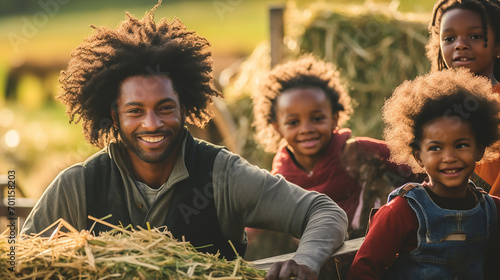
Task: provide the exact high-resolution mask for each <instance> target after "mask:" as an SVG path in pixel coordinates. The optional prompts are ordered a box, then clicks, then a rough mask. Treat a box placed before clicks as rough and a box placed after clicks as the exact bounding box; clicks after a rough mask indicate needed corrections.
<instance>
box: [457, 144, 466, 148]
mask: <svg viewBox="0 0 500 280" xmlns="http://www.w3.org/2000/svg"><path fill="white" fill-rule="evenodd" d="M467 147H469V144H467V143H460V144H458V145H457V149H463V148H467Z"/></svg>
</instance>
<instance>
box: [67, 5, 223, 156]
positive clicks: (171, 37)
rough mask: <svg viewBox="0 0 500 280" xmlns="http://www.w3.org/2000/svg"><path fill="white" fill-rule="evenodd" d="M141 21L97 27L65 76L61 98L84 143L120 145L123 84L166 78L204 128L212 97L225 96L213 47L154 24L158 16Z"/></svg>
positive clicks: (179, 29) (178, 27) (174, 24)
mask: <svg viewBox="0 0 500 280" xmlns="http://www.w3.org/2000/svg"><path fill="white" fill-rule="evenodd" d="M160 4H161V0H160V1H159V2H158V4H157V5H155V6H154V7H153V9H151V11H149V12H147V13H146V14H145V15H144V17H143V18H142V19H141V20H138V19H137V18H135V17H133V16H132V15H130V14H128V13H126V15H127V18H126V19H125V20H124V21H122V22H121V23H120V24H119V26H118V27H117V28H116V29H109V28H106V27H95V26H92V27H93V28H94V29H95V32H94V33H93V34H92V35H91V36H89V37H88V38H86V39H85V40H84V41H83V42H82V43H81V44H80V46H78V47H77V48H76V49H75V50H74V51H73V53H72V59H71V61H70V62H69V64H68V67H67V68H66V70H63V71H61V77H60V78H59V82H60V83H61V93H60V95H59V96H58V99H60V100H61V101H62V102H63V103H64V104H65V105H67V109H66V113H67V114H68V115H69V118H70V123H72V122H75V123H78V122H79V121H81V122H82V127H83V132H84V136H85V139H86V140H87V141H88V142H89V143H90V144H92V145H94V146H97V147H101V148H102V147H103V146H105V145H107V144H108V143H109V142H112V141H119V136H118V132H117V131H115V130H113V129H112V118H111V110H115V109H116V108H115V107H116V100H117V98H118V94H119V86H120V84H121V83H122V82H123V81H124V80H125V79H126V78H128V77H131V76H136V75H141V76H142V75H145V76H154V75H166V76H168V77H170V78H171V79H172V84H173V87H174V89H175V91H176V93H177V94H178V95H179V101H180V103H181V104H182V106H183V107H184V108H185V110H186V111H185V112H186V115H187V121H188V122H189V123H192V124H195V125H198V126H204V125H205V124H206V123H207V122H208V121H209V120H210V118H211V114H210V111H209V110H208V109H207V106H208V104H209V103H210V102H211V97H213V96H220V93H219V92H218V91H217V89H215V86H214V83H213V75H212V58H211V51H210V43H209V42H208V41H207V40H206V39H205V38H203V37H200V36H199V35H197V34H196V33H195V32H193V31H188V30H186V26H185V25H184V24H183V23H182V22H181V21H180V20H178V19H174V20H173V21H170V22H169V21H168V20H167V19H162V20H160V21H159V22H158V23H155V21H154V11H155V10H156V8H157V7H158V6H159V5H160Z"/></svg>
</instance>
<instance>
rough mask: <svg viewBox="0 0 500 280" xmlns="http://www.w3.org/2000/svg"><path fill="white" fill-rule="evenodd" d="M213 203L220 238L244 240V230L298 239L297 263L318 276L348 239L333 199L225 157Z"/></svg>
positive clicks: (219, 161)
mask: <svg viewBox="0 0 500 280" xmlns="http://www.w3.org/2000/svg"><path fill="white" fill-rule="evenodd" d="M213 175H214V177H213V183H214V199H215V205H216V207H217V215H218V217H219V222H220V224H221V228H222V232H223V233H224V235H225V236H226V237H227V238H228V239H232V240H241V239H242V236H243V230H244V228H245V227H253V228H261V229H266V230H273V231H280V232H287V233H289V234H290V235H292V236H294V237H297V238H300V239H301V240H300V244H299V248H298V249H297V252H296V254H295V256H294V258H293V259H294V261H295V262H297V263H298V264H300V265H306V266H308V267H309V268H311V269H312V270H313V271H314V272H315V273H316V274H318V273H319V270H320V268H321V265H322V264H323V263H324V262H325V261H326V259H327V258H328V257H329V256H330V255H331V254H332V253H333V252H334V251H335V250H336V249H337V248H338V247H339V246H340V245H342V244H343V242H344V240H345V239H346V237H347V215H346V214H345V212H344V211H343V210H342V209H341V208H340V207H339V206H338V205H337V204H336V203H334V202H333V201H332V200H331V199H330V198H329V197H327V196H326V195H323V194H319V193H317V192H310V191H306V190H304V189H302V188H300V187H299V186H297V185H294V184H292V183H289V182H287V181H286V180H285V179H284V178H283V177H282V176H272V175H271V174H270V173H269V172H267V171H265V170H263V169H260V168H258V167H256V166H253V165H250V164H249V163H248V162H246V161H245V160H243V159H241V158H240V157H239V156H237V155H234V154H231V153H230V152H227V151H224V150H223V151H221V152H220V153H219V155H218V156H217V158H216V160H215V164H214V174H213Z"/></svg>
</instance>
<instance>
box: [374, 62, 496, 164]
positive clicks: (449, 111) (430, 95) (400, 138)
mask: <svg viewBox="0 0 500 280" xmlns="http://www.w3.org/2000/svg"><path fill="white" fill-rule="evenodd" d="M440 117H446V118H459V119H460V120H462V121H465V122H467V123H469V124H470V125H471V128H472V130H473V132H474V135H475V139H476V142H477V145H479V146H482V147H485V148H487V149H486V152H485V154H484V156H483V161H489V160H494V159H496V158H498V156H499V154H498V146H499V144H500V141H499V140H500V128H499V126H500V99H499V98H498V96H496V95H494V94H492V89H491V82H490V81H489V80H488V79H487V78H485V77H480V76H475V75H473V74H472V73H470V71H469V70H468V69H465V68H458V69H447V70H442V71H437V72H433V73H431V74H427V75H423V76H419V77H417V78H416V79H415V80H413V81H405V82H404V83H403V84H401V85H400V86H399V87H398V88H396V89H395V91H394V93H393V94H392V96H391V97H390V98H389V99H388V100H387V101H386V102H385V104H384V107H383V109H382V118H383V120H384V122H385V124H386V127H385V129H384V138H385V140H386V141H387V146H388V147H389V149H390V150H391V159H392V160H394V161H395V162H397V163H406V164H408V165H410V166H411V167H412V169H413V170H414V171H415V172H417V173H421V172H423V169H422V168H421V167H420V166H419V165H418V164H417V162H416V161H415V160H414V159H413V152H414V151H415V150H418V149H419V141H420V140H421V138H422V127H423V126H424V125H425V124H427V123H428V122H430V121H432V120H434V119H436V118H440ZM488 147H489V148H488Z"/></svg>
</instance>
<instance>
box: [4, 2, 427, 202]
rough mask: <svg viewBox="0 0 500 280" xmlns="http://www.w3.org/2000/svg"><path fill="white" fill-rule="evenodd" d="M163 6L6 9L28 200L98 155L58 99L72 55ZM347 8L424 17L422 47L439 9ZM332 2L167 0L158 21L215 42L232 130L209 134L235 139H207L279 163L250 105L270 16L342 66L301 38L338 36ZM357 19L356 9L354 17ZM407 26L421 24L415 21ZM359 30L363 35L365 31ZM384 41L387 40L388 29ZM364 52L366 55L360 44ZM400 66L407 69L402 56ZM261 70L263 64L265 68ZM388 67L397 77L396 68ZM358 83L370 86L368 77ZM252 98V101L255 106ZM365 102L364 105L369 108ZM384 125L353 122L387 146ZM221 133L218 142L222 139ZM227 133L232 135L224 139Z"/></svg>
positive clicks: (7, 144) (7, 154)
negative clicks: (281, 17)
mask: <svg viewBox="0 0 500 280" xmlns="http://www.w3.org/2000/svg"><path fill="white" fill-rule="evenodd" d="M156 2H157V1H156V0H142V1H137V0H113V1H111V0H99V1H97V0H85V1H84V0H39V1H35V0H16V1H10V0H1V2H0V36H1V38H2V39H1V41H0V89H1V90H0V175H2V174H7V172H8V171H9V170H15V172H16V179H17V184H18V188H19V189H20V192H22V193H23V194H24V195H25V196H27V197H31V198H33V199H37V198H38V197H39V196H40V195H41V194H42V192H43V191H44V190H45V188H46V187H47V186H48V184H49V183H50V182H51V181H52V180H53V178H54V177H55V176H56V175H57V174H58V173H59V172H60V171H61V170H63V169H64V168H66V167H68V166H70V165H72V164H74V163H76V162H79V161H82V160H84V159H85V158H87V157H88V156H89V155H91V154H92V153H94V152H96V151H97V149H96V148H94V147H92V146H90V145H89V144H87V143H86V142H85V141H84V140H83V137H82V134H81V127H80V125H79V124H76V125H74V124H72V125H70V124H68V118H67V116H66V115H65V112H64V111H65V108H64V107H63V106H62V104H61V103H60V102H59V101H57V100H55V99H54V97H55V96H56V95H57V88H58V76H59V72H60V71H61V70H62V69H64V68H65V65H66V64H67V62H68V61H69V59H70V53H71V51H72V49H74V48H75V47H76V46H77V45H78V44H79V43H80V42H81V40H82V39H83V38H84V37H85V36H87V35H89V34H91V32H92V29H91V28H90V25H91V24H93V25H98V26H99V25H106V26H109V27H115V26H116V25H117V24H118V23H119V21H121V20H123V19H124V17H125V14H124V12H125V11H128V12H130V13H131V14H133V15H135V16H136V17H142V15H143V14H144V13H145V12H146V11H147V10H149V9H151V8H152V7H153V6H154V5H155V4H156ZM340 2H343V4H349V5H350V6H351V5H356V7H365V8H366V7H368V8H369V9H371V8H370V7H377V8H376V9H375V8H373V9H374V13H379V14H380V13H381V14H383V13H386V12H388V11H390V12H391V14H392V15H394V14H395V11H397V12H398V13H402V14H408V13H412V14H413V13H415V14H418V15H419V16H418V18H419V19H422V18H423V21H422V20H420V21H419V23H418V24H419V25H418V26H419V28H420V30H419V31H418V32H419V33H418V32H417V33H418V34H420V35H418V36H417V35H415V37H412V38H416V40H417V39H418V40H420V41H421V42H420V45H423V44H424V43H425V42H423V40H426V39H427V38H426V33H425V32H426V30H425V21H426V20H428V19H429V18H430V16H429V12H430V11H431V9H432V6H433V4H434V1H412V0H406V1H401V3H399V2H390V1H370V2H365V1H348V0H345V1H340ZM332 3H339V1H338V0H335V1H285V0H281V1H264V0H220V1H214V0H205V1H202V0H198V1H195V0H192V1H191V0H183V1H181V0H178V1H172V0H170V1H169V0H164V1H163V4H162V5H161V7H160V8H159V9H158V10H157V12H156V15H155V17H156V18H157V19H158V18H161V17H167V18H170V19H171V18H173V17H178V18H179V19H181V21H183V22H184V24H186V25H187V27H188V29H191V30H195V31H197V32H198V33H199V34H201V35H202V36H204V37H206V38H207V39H208V40H209V41H210V42H211V43H212V50H213V55H214V74H215V77H216V79H217V84H218V85H219V86H220V89H221V91H223V92H224V93H225V95H226V99H224V100H222V101H220V100H219V101H217V102H219V103H218V104H219V105H218V106H217V108H218V110H219V112H218V113H219V114H220V115H219V116H218V120H219V122H224V121H221V120H226V121H229V122H230V123H229V124H225V125H221V124H220V123H219V124H215V125H213V126H212V128H211V127H210V126H209V128H208V130H211V129H214V128H213V127H215V130H221V129H222V130H223V129H224V127H225V129H228V130H229V131H230V132H229V134H228V132H227V131H226V132H220V131H218V132H211V131H208V132H207V131H205V132H202V131H201V132H198V135H200V137H204V138H208V140H216V141H220V142H221V143H222V144H227V145H228V146H229V147H230V148H231V149H232V150H234V151H235V152H238V153H241V154H242V155H243V156H245V157H247V158H248V159H249V161H251V162H252V163H255V164H259V165H261V166H263V167H265V168H267V167H269V166H270V158H271V156H272V155H268V154H265V153H264V152H262V151H261V150H260V148H259V147H256V146H255V145H254V142H253V140H252V139H253V138H252V137H253V135H252V131H251V127H250V123H251V122H252V116H251V102H250V99H249V98H248V91H250V88H249V87H250V86H249V84H250V83H252V82H254V81H251V80H252V79H258V77H257V76H254V75H255V72H256V71H257V70H259V69H264V70H268V68H269V36H270V31H269V25H270V22H269V9H270V7H274V6H283V7H286V11H293V12H289V13H288V12H287V13H286V16H285V38H284V40H283V44H284V45H285V47H286V50H287V54H289V56H292V55H297V54H298V53H299V52H300V51H301V50H304V49H306V48H309V49H310V50H311V51H315V52H317V53H318V54H320V55H322V56H323V57H326V58H327V59H328V60H335V59H334V56H335V52H330V51H328V48H325V47H321V46H320V45H319V44H318V43H316V42H317V41H315V40H316V39H315V38H316V37H318V36H319V37H321V36H323V37H325V36H326V38H328V37H327V35H314V34H316V33H314V32H313V31H314V30H313V31H311V32H312V33H310V34H313V35H311V36H310V37H307V38H309V39H307V40H306V39H303V38H305V37H301V38H302V40H297V38H298V36H301V35H297V34H299V33H301V32H302V33H304V32H305V31H304V30H305V29H307V28H306V27H307V25H308V24H311V22H313V21H314V17H319V18H322V19H321V20H322V21H316V23H317V26H320V27H321V24H323V25H322V27H321V28H323V29H324V30H330V29H328V28H329V24H330V23H331V22H334V21H335V20H334V19H332V17H331V15H332V14H335V13H336V12H335V11H336V10H335V9H332V10H330V9H329V8H318V7H329V5H330V4H332ZM337 10H338V9H337ZM365 12H366V9H365ZM356 13H357V12H356V11H355V10H353V11H352V16H355V14H356ZM323 18H324V20H323ZM407 18H410V21H413V20H412V17H407ZM383 21H384V20H382V19H381V20H380V21H379V20H378V19H372V23H373V22H375V23H377V24H378V25H377V26H379V27H380V26H382V28H383V25H382V23H383ZM318 22H321V24H319V23H318ZM422 22H424V23H422ZM364 24H366V23H364ZM332 26H333V25H332ZM318 28H319V27H318ZM409 28H410V29H411V28H412V27H409ZM353 30H355V31H353V32H358V31H356V30H357V29H356V28H354V29H353ZM384 30H386V29H384ZM365 31H366V30H365ZM410 31H411V30H410ZM336 32H337V31H336ZM394 32H396V31H394ZM405 32H406V31H405ZM408 32H409V31H408ZM302 33H301V34H302ZM378 33H380V34H382V33H384V32H380V30H378ZM308 34H309V33H308ZM318 34H323V33H318ZM324 34H330V33H328V32H326V33H324ZM341 35H342V34H341ZM342 36H343V35H342ZM384 36H385V35H384ZM395 36H396V35H395ZM323 37H322V38H323ZM358 37H359V36H358ZM371 39H377V38H371ZM318 40H320V39H318ZM321 40H323V39H321ZM326 40H327V39H324V41H326ZM394 41H397V40H396V39H395V40H394ZM348 42H350V41H349V40H346V41H345V42H344V43H345V44H346V45H345V46H344V47H346V48H348V49H354V50H355V51H357V55H359V56H363V55H364V53H363V52H365V51H368V49H369V48H368V47H366V50H365V49H364V48H363V46H362V45H361V47H360V48H359V49H358V50H356V49H355V48H356V46H352V47H349V46H350V45H349V44H347V43H348ZM390 44H391V43H388V45H387V46H389V45H390ZM326 46H328V44H327V45H326ZM357 46H358V47H359V44H358V45H357ZM381 46H384V45H381ZM405 48H406V47H405ZM337 49H338V48H337ZM405 51H406V49H405V50H404V51H403V52H399V53H396V52H395V53H394V55H396V56H405ZM418 51H419V53H418V55H417V56H415V57H412V58H411V60H413V61H418V62H419V63H420V64H421V63H424V62H425V61H427V58H426V57H425V56H424V55H423V54H422V52H421V51H420V49H419V50H418ZM398 59H400V61H405V60H404V59H403V58H401V57H399V58H398ZM420 60H421V61H420ZM401 63H402V62H401ZM419 63H417V64H419ZM407 64H413V63H412V62H408V63H407ZM420 64H419V65H420ZM256 65H260V66H259V67H260V68H259V67H256ZM339 65H340V63H339ZM340 66H341V65H340ZM384 67H387V68H391V67H393V65H386V66H384ZM422 67H423V68H419V69H420V70H418V71H417V72H425V71H426V70H427V69H425V66H422ZM340 68H341V70H342V71H344V72H345V73H349V71H350V72H352V71H354V70H352V69H351V70H350V69H348V67H340ZM358 70H359V69H358ZM363 70H365V69H363ZM366 70H367V71H368V70H369V69H366ZM375 72H380V70H375ZM249 73H250V74H249ZM408 73H409V74H408V75H409V76H410V77H409V78H413V77H411V76H415V75H416V74H415V73H414V72H411V73H410V72H408ZM355 75H356V77H360V74H359V73H356V74H355ZM368 79H369V77H368ZM377 79H378V78H377ZM397 82H399V81H397ZM373 83H374V85H378V84H379V83H380V81H377V80H375V79H374V81H373ZM351 85H352V87H353V88H362V85H357V84H351ZM390 87H392V84H391V85H390ZM385 91H386V92H387V91H388V90H385ZM389 91H390V90H389ZM242 95H246V96H245V97H246V98H243V97H242ZM356 99H357V100H358V101H360V100H363V97H361V96H358V97H356ZM382 99H383V97H382ZM221 102H222V103H221ZM370 102H371V101H370ZM359 103H361V104H360V105H362V104H363V102H361V101H360V102H359ZM359 108H363V107H362V106H359ZM359 108H358V109H359ZM360 111H362V110H360ZM374 111H375V112H379V111H380V107H378V108H374ZM221 116H222V117H221ZM377 116H378V115H377V113H376V114H375V115H374V117H373V119H374V123H375V125H373V127H369V128H364V127H362V125H361V124H363V125H365V124H366V123H367V122H369V121H367V120H366V119H362V120H361V121H359V124H357V123H356V118H353V120H352V122H351V123H350V125H351V126H352V127H353V131H355V132H357V133H358V134H364V135H368V136H373V137H377V138H379V136H380V134H379V133H378V132H379V131H380V126H377V125H379V124H378V123H377V122H378V121H379V117H377ZM213 122H216V120H214V121H213ZM221 127H222V128H221ZM214 134H215V135H218V136H213V135H214ZM221 134H222V135H223V136H224V135H225V136H224V137H221V136H220V135H221ZM228 135H229V136H228ZM228 138H231V139H228Z"/></svg>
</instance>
